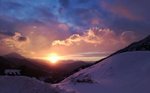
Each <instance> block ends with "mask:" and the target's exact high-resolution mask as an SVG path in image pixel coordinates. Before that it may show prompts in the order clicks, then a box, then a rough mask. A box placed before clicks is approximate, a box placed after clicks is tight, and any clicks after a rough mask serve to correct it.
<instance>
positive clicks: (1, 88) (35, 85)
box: [0, 76, 57, 93]
mask: <svg viewBox="0 0 150 93" xmlns="http://www.w3.org/2000/svg"><path fill="white" fill-rule="evenodd" d="M0 93H57V92H56V91H55V90H54V89H53V88H52V87H51V86H50V85H48V84H45V83H42V82H41V81H38V80H36V79H33V78H28V77H22V76H19V77H17V76H1V77H0Z"/></svg>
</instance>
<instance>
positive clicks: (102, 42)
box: [52, 28, 137, 53]
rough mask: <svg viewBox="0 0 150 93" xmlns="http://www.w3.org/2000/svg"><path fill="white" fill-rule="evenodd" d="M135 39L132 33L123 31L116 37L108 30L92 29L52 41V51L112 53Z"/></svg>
mask: <svg viewBox="0 0 150 93" xmlns="http://www.w3.org/2000/svg"><path fill="white" fill-rule="evenodd" d="M136 39H137V36H136V35H135V33H134V32H132V31H125V32H122V33H121V34H120V35H117V34H116V33H115V32H114V31H112V30H110V29H99V28H92V29H89V30H88V31H86V32H85V33H84V34H83V35H79V34H73V35H71V36H70V37H68V38H67V39H65V40H55V41H53V42H52V49H53V51H55V50H56V51H57V50H59V51H61V52H70V53H79V52H91V51H92V52H102V51H109V52H112V51H116V50H118V49H120V48H123V47H125V46H126V45H128V44H130V43H131V42H133V41H135V40H136ZM59 51H58V52H59Z"/></svg>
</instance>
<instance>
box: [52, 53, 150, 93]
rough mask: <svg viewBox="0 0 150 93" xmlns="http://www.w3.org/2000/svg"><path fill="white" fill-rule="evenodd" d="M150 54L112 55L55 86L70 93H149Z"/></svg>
mask: <svg viewBox="0 0 150 93" xmlns="http://www.w3.org/2000/svg"><path fill="white" fill-rule="evenodd" d="M149 72H150V52H149V51H138V52H137V51H134V52H124V53H119V54H116V55H113V56H111V57H109V58H107V59H105V60H103V61H102V62H100V63H97V64H95V65H93V66H90V67H88V68H86V69H83V70H81V71H79V72H77V73H75V74H73V75H71V76H70V77H68V78H66V79H65V80H63V81H62V82H61V83H59V84H56V85H54V86H56V87H59V88H61V89H62V90H65V91H68V93H70V92H71V93H149V91H150V88H149V86H150V79H149V78H150V74H149Z"/></svg>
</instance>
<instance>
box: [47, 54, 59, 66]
mask: <svg viewBox="0 0 150 93" xmlns="http://www.w3.org/2000/svg"><path fill="white" fill-rule="evenodd" d="M47 59H48V60H49V61H50V62H51V63H53V64H55V63H57V62H58V61H59V60H60V56H58V55H57V54H55V53H52V54H50V55H49V56H48V58H47Z"/></svg>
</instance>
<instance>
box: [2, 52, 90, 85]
mask: <svg viewBox="0 0 150 93" xmlns="http://www.w3.org/2000/svg"><path fill="white" fill-rule="evenodd" d="M86 64H88V63H85V62H82V61H71V60H70V61H69V62H66V61H61V62H60V64H57V65H56V66H53V65H50V62H48V61H45V60H36V59H28V58H25V57H23V56H21V55H19V54H17V53H11V54H8V55H4V56H0V75H6V73H5V71H6V70H13V69H15V70H16V69H18V70H20V73H21V74H20V75H21V76H28V77H35V78H37V79H40V80H43V81H45V82H50V83H56V82H60V81H61V80H63V79H64V78H65V77H68V76H69V75H71V74H72V72H73V71H74V69H77V68H78V67H80V66H83V65H86Z"/></svg>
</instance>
